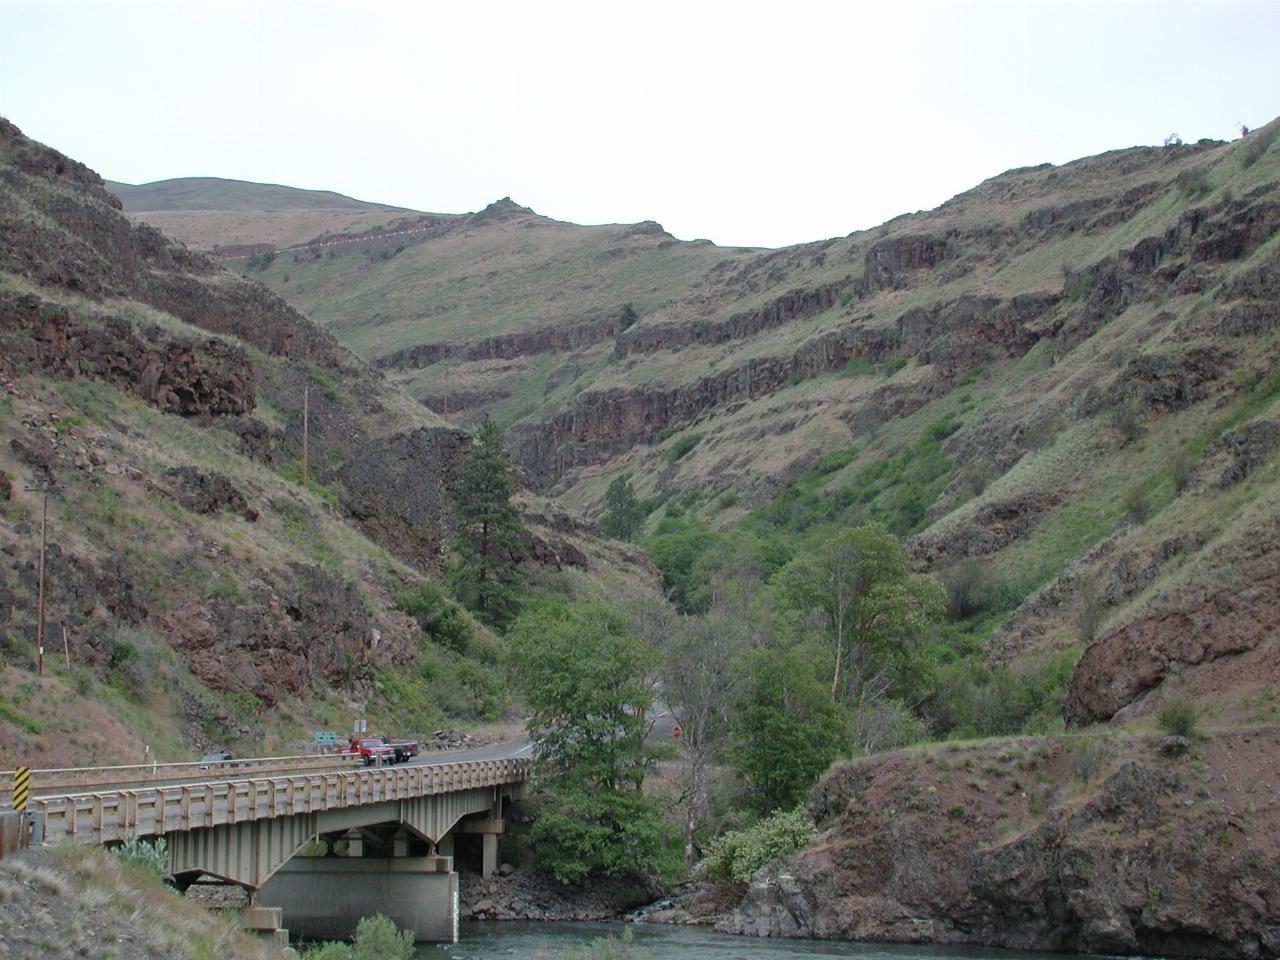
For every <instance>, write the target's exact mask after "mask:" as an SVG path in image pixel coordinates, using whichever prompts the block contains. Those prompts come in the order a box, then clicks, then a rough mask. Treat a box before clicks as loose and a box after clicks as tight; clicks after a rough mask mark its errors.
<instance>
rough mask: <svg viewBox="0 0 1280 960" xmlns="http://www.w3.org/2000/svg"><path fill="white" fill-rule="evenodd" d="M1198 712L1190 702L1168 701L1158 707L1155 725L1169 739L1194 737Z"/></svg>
mask: <svg viewBox="0 0 1280 960" xmlns="http://www.w3.org/2000/svg"><path fill="white" fill-rule="evenodd" d="M1199 719H1200V711H1199V709H1197V707H1196V705H1195V704H1194V703H1192V702H1191V701H1190V700H1183V699H1177V700H1170V701H1169V702H1168V703H1166V704H1164V705H1163V706H1161V707H1160V711H1159V712H1158V713H1157V714H1156V724H1157V725H1158V726H1159V727H1160V729H1161V730H1163V731H1164V732H1165V733H1167V734H1169V736H1171V737H1194V736H1195V734H1196V721H1197V720H1199Z"/></svg>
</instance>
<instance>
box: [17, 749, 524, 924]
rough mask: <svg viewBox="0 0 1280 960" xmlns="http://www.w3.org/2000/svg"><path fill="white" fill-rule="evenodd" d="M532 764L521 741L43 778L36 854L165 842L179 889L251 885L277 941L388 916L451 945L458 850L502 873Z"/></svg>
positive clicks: (32, 807)
mask: <svg viewBox="0 0 1280 960" xmlns="http://www.w3.org/2000/svg"><path fill="white" fill-rule="evenodd" d="M528 753H529V747H528V744H527V742H524V741H519V742H516V743H512V744H504V745H502V746H500V747H496V748H489V749H487V750H479V751H470V752H468V753H464V754H457V755H453V756H451V755H448V754H444V755H439V754H437V755H434V756H429V757H423V758H420V759H418V760H416V761H414V762H413V763H411V764H406V765H402V766H389V767H372V768H369V767H362V766H359V765H358V764H359V761H358V758H353V757H350V756H343V755H335V756H324V757H316V756H310V757H276V758H267V759H261V760H249V761H235V762H234V763H228V764H225V765H221V766H218V768H217V769H208V768H205V767H202V766H201V765H200V764H198V763H188V764H151V765H144V766H133V767H104V768H90V769H74V770H71V769H68V770H33V771H32V782H31V792H32V799H31V800H30V801H29V805H28V811H29V817H30V819H31V821H32V828H33V836H34V839H35V841H36V842H40V843H46V844H49V843H59V842H71V843H93V844H108V845H109V844H115V843H118V842H121V841H124V840H128V839H132V838H144V839H145V838H160V837H163V838H164V839H165V840H166V842H167V848H168V857H169V870H170V872H171V873H172V874H173V876H174V878H175V880H176V881H177V883H178V884H179V886H180V887H183V888H184V889H185V888H186V887H187V886H189V885H190V884H192V883H196V882H202V881H203V882H209V880H213V881H215V882H224V883H231V884H236V885H238V886H241V887H244V888H245V889H246V890H248V891H249V895H250V905H249V906H248V907H247V908H246V909H245V910H244V911H243V914H242V919H243V922H244V925H245V927H246V928H248V929H253V930H257V931H259V932H261V933H263V934H265V935H269V936H272V937H273V938H275V939H277V940H284V941H285V942H287V938H288V934H287V932H285V930H284V927H286V926H287V927H288V928H289V929H291V930H293V931H295V932H296V933H299V934H302V935H304V936H307V937H326V938H336V937H348V936H350V934H351V933H352V931H353V930H354V928H355V925H356V923H357V922H359V920H360V918H361V917H363V916H367V915H371V914H374V913H385V914H387V915H388V916H389V917H391V918H392V919H393V920H395V921H396V923H397V924H398V925H399V926H401V927H402V928H405V929H410V930H413V931H414V933H415V935H416V937H417V938H418V939H419V940H423V941H444V942H453V941H454V940H456V939H457V917H458V875H457V873H456V872H455V870H454V856H455V852H456V847H458V846H460V845H467V846H470V847H472V849H471V850H470V851H468V852H470V853H471V854H472V855H473V856H475V855H478V859H479V863H480V868H481V871H482V873H483V874H484V875H485V876H488V875H489V874H490V873H491V872H492V871H493V870H494V869H496V867H497V850H498V836H499V835H500V834H501V833H502V832H503V826H504V824H503V807H504V803H505V802H507V801H508V800H511V799H514V798H519V797H520V796H523V794H524V793H525V791H526V790H527V789H528V784H529V781H530V775H531V774H530V760H529V759H528V756H527V755H528ZM12 785H13V772H12V771H10V772H8V773H3V774H0V791H2V792H3V795H4V796H5V797H6V798H7V797H9V796H11V794H12ZM6 788H7V789H6ZM476 840H478V843H476V842H475V841H476ZM476 847H478V849H475V848H476ZM353 881H354V882H353Z"/></svg>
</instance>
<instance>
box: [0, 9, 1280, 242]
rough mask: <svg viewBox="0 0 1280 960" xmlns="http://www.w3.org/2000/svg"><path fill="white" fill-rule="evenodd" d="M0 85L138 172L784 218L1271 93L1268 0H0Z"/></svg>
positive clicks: (878, 206) (880, 215)
mask: <svg viewBox="0 0 1280 960" xmlns="http://www.w3.org/2000/svg"><path fill="white" fill-rule="evenodd" d="M0 114H2V115H4V116H7V117H8V118H9V119H11V120H12V121H13V122H14V123H16V124H17V125H18V126H19V127H21V128H22V129H23V130H24V131H25V132H26V133H27V134H28V135H29V136H32V137H35V138H36V139H38V140H42V141H44V142H45V143H48V144H50V145H52V146H54V147H56V148H58V149H59V150H62V151H63V152H64V153H67V154H70V155H71V156H73V157H75V158H76V159H78V160H82V161H84V162H85V163H88V164H89V165H90V166H92V167H93V168H95V169H96V170H98V171H99V172H100V173H102V174H103V176H105V177H108V178H109V179H116V180H124V181H128V182H131V183H138V182H145V181H150V180H159V179H165V178H168V177H180V176H222V177H234V178H239V179H245V180H258V181H264V182H272V183H285V184H290V185H292V186H300V187H313V188H320V189H330V190H337V191H340V192H342V193H346V194H350V195H352V196H355V197H359V198H361V199H365V200H375V201H379V202H383V203H392V204H397V205H401V206H407V207H413V208H417V209H421V210H432V211H441V212H462V211H468V210H476V209H479V208H480V207H482V206H484V205H485V204H487V203H488V202H490V201H491V200H494V199H497V198H498V197H502V196H505V195H510V196H511V197H512V198H513V199H515V200H516V201H517V202H519V203H523V204H525V205H527V206H531V207H533V208H534V209H535V210H537V211H538V212H539V213H543V214H546V215H548V216H552V217H556V218H557V219H562V220H573V221H576V222H579V223H600V222H614V221H621V222H629V221H635V220H645V219H652V220H658V221H660V222H661V223H663V224H664V225H665V226H666V227H667V229H668V230H670V231H671V232H672V233H674V234H675V235H676V236H679V237H682V238H685V239H692V238H695V237H708V238H710V239H712V240H715V241H716V242H717V243H722V244H750V245H768V246H775V245H781V244H787V243H795V242H800V241H805V240H816V239H821V238H824V237H828V236H835V235H840V234H845V233H848V232H850V231H851V230H854V229H859V228H864V227H869V226H873V225H875V224H877V223H880V222H882V221H884V220H886V219H888V218H890V217H893V216H896V215H897V214H899V213H904V212H908V211H912V210H917V209H924V208H928V207H932V206H935V205H937V204H938V203H940V202H942V201H943V200H945V199H947V198H948V197H950V196H952V195H954V194H956V193H958V192H960V191H962V190H965V189H967V188H969V187H971V186H974V185H975V184H977V183H978V182H980V181H981V180H983V179H985V178H986V177H989V176H992V175H994V174H997V173H999V172H1001V171H1003V170H1006V169H1008V168H1010V167H1016V166H1023V165H1027V164H1034V163H1042V162H1045V161H1050V162H1055V163H1059V162H1064V161H1067V160H1071V159H1074V158H1076V157H1079V156H1084V155H1087V154H1090V153H1097V152H1099V151H1102V150H1106V149H1110V148H1114V147H1123V146H1129V145H1133V144H1138V143H1148V144H1150V143H1160V142H1161V141H1162V140H1163V139H1164V137H1165V136H1166V135H1167V134H1169V133H1172V132H1177V133H1179V134H1181V135H1182V137H1183V138H1184V139H1187V140H1194V139H1198V138H1200V137H1214V138H1221V139H1229V138H1233V137H1235V136H1236V135H1237V122H1238V121H1243V122H1244V123H1246V124H1248V125H1250V126H1258V125H1260V124H1262V123H1265V122H1266V121H1268V120H1270V119H1272V118H1273V117H1274V116H1276V115H1277V114H1280V0H1270V2H1230V0H1216V2H1210V0H1204V2H1177V0H1159V2H1141V0H1110V2H1098V3H1094V2H1057V0H1021V2H1010V3H998V2H976V0H974V2H965V0H955V2H950V3H944V2H933V3H908V2H903V0H882V2H878V3H872V4H865V5H862V4H854V3H838V2H827V3H812V2H808V3H807V2H801V0H771V2H766V3H753V2H746V0H738V2H733V3H711V2H699V0H683V2H678V3H667V2H661V0H645V2H637V3H627V4H621V3H610V2H608V0H594V2H590V3H567V2H565V3H559V2H547V0H537V2H535V0H525V2H520V3H496V2H481V0H449V2H432V0H419V2H398V0H346V2H331V0H298V2H293V0H274V2H273V0H256V2H253V3H240V2H236V0H218V2H196V0H173V2H140V0H118V2H107V0H98V2H71V0H67V2H61V0H38V2H28V0H0Z"/></svg>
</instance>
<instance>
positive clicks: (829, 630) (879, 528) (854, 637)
mask: <svg viewBox="0 0 1280 960" xmlns="http://www.w3.org/2000/svg"><path fill="white" fill-rule="evenodd" d="M778 579H779V583H780V587H781V596H782V600H783V602H784V604H786V605H787V606H789V607H790V608H791V609H792V610H794V611H796V612H798V613H800V614H801V615H802V616H805V617H807V618H809V619H810V620H811V621H816V622H817V623H818V625H819V626H820V628H821V631H822V633H823V635H824V637H825V639H826V641H827V643H828V644H829V647H830V662H831V667H832V668H831V674H830V677H831V696H832V699H834V700H838V701H841V702H844V703H848V704H851V705H852V706H854V708H855V709H856V710H860V711H861V710H865V709H867V708H869V707H870V706H872V705H873V704H875V703H876V702H877V701H879V700H881V699H882V698H885V697H897V698H901V699H910V698H912V697H915V696H916V695H918V693H919V692H920V688H921V687H922V686H923V685H925V684H923V683H922V678H924V677H926V676H927V674H928V672H929V663H928V657H927V653H926V651H925V650H924V646H923V643H922V640H923V638H924V634H925V632H926V630H927V628H928V626H929V625H930V624H931V623H934V622H936V621H937V620H939V619H940V618H941V616H942V612H943V609H944V601H945V593H944V591H943V589H942V587H940V586H939V585H938V584H937V582H935V581H934V580H933V579H932V578H931V577H927V576H923V575H920V574H914V573H912V572H911V570H910V568H909V567H908V566H907V557H906V552H905V551H904V550H903V548H902V544H901V543H900V542H899V541H898V539H897V537H895V536H894V535H893V534H892V533H890V532H889V530H888V528H887V527H885V526H884V525H883V524H880V523H868V524H864V525H862V526H860V527H855V528H853V529H850V530H842V531H841V532H840V533H838V534H836V535H835V536H834V537H831V538H830V539H828V540H827V541H826V542H825V543H823V544H822V546H820V547H819V548H818V549H817V551H815V552H813V553H808V554H802V555H801V556H799V557H797V558H796V559H794V560H792V561H791V562H790V563H788V564H787V566H786V567H784V568H783V569H782V570H781V571H780V572H779V578H778Z"/></svg>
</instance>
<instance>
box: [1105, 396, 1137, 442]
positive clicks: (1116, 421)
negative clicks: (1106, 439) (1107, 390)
mask: <svg viewBox="0 0 1280 960" xmlns="http://www.w3.org/2000/svg"><path fill="white" fill-rule="evenodd" d="M1111 426H1112V428H1113V429H1114V430H1115V431H1116V433H1118V434H1120V438H1121V439H1122V440H1123V441H1124V442H1125V443H1132V442H1133V441H1134V440H1137V439H1138V438H1139V437H1140V436H1142V413H1141V411H1139V410H1138V405H1137V404H1136V403H1122V404H1119V405H1118V406H1116V407H1114V408H1112V410H1111Z"/></svg>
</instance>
